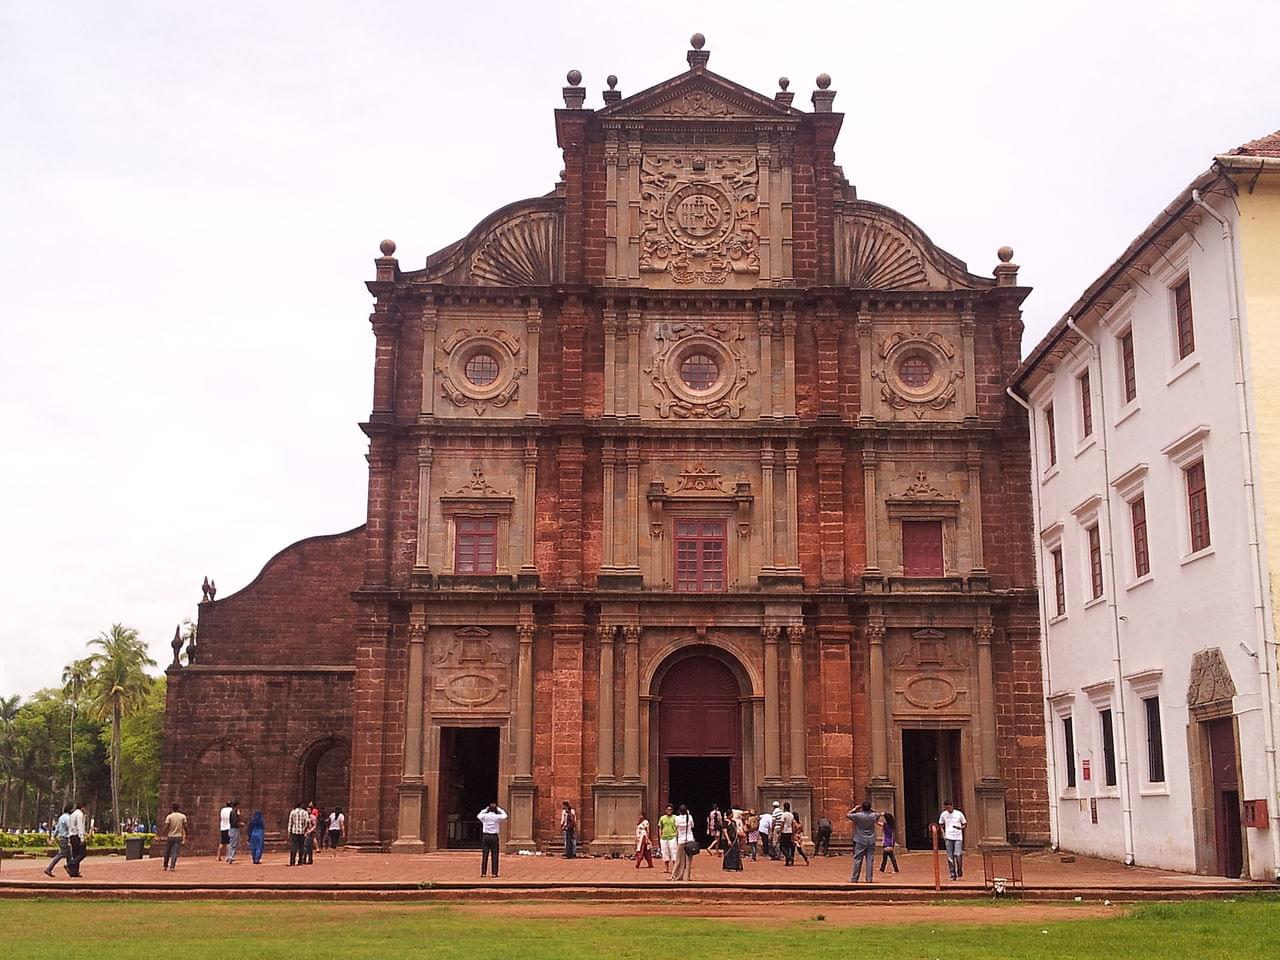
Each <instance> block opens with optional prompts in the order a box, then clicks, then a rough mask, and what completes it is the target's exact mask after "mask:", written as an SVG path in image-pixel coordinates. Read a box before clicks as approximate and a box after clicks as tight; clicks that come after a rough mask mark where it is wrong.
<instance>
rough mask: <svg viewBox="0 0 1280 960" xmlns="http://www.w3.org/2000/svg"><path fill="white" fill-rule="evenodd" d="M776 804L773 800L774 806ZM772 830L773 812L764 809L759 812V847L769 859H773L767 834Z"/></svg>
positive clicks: (771, 845)
mask: <svg viewBox="0 0 1280 960" xmlns="http://www.w3.org/2000/svg"><path fill="white" fill-rule="evenodd" d="M777 805H778V804H777V803H776V802H775V803H774V806H775V807H776V806H777ZM772 832H773V814H772V813H770V812H768V811H766V812H765V813H762V814H760V848H761V850H763V851H764V855H765V856H766V857H768V858H769V859H770V860H772V859H773V843H772V842H771V841H770V840H769V835H770V834H771V833H772Z"/></svg>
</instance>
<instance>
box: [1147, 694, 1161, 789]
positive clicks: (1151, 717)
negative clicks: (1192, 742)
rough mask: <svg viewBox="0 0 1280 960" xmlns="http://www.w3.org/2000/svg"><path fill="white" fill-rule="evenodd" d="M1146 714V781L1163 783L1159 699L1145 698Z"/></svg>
mask: <svg viewBox="0 0 1280 960" xmlns="http://www.w3.org/2000/svg"><path fill="white" fill-rule="evenodd" d="M1142 705H1143V707H1144V708H1145V709H1146V714H1147V780H1148V781H1150V782H1151V783H1164V734H1163V733H1162V732H1161V730H1160V698H1159V697H1145V698H1143V701H1142Z"/></svg>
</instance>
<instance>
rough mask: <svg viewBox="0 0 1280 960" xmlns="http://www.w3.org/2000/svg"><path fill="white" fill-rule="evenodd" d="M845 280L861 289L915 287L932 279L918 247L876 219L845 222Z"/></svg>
mask: <svg viewBox="0 0 1280 960" xmlns="http://www.w3.org/2000/svg"><path fill="white" fill-rule="evenodd" d="M844 243H845V250H844V254H845V257H844V262H845V264H846V272H847V276H846V278H845V282H847V283H848V285H849V286H851V287H854V288H857V289H871V290H887V289H894V288H901V287H914V286H918V285H920V284H923V283H926V282H927V281H928V279H929V277H928V274H927V273H926V272H925V268H924V260H923V259H922V258H921V256H920V253H919V251H918V250H916V249H915V247H914V246H912V245H911V244H908V243H907V242H906V241H904V240H903V239H902V238H901V237H899V236H898V235H897V234H894V233H890V232H889V231H887V230H885V229H883V228H882V227H880V226H878V225H877V224H874V223H868V222H866V221H860V220H848V221H846V226H845V237H844Z"/></svg>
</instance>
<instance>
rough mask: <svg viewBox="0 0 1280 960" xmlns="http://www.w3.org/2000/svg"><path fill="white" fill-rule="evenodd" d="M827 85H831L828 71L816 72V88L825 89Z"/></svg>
mask: <svg viewBox="0 0 1280 960" xmlns="http://www.w3.org/2000/svg"><path fill="white" fill-rule="evenodd" d="M829 86H831V74H829V73H820V74H818V89H819V90H825V89H827V87H829Z"/></svg>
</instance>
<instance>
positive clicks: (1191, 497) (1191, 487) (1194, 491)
mask: <svg viewBox="0 0 1280 960" xmlns="http://www.w3.org/2000/svg"><path fill="white" fill-rule="evenodd" d="M1183 473H1184V474H1186V477H1187V514H1188V517H1189V519H1190V521H1191V552H1192V553H1195V552H1196V551H1198V550H1204V549H1205V548H1206V547H1208V546H1209V492H1208V490H1207V489H1205V482H1204V461H1203V460H1197V461H1196V462H1195V463H1193V464H1192V465H1191V466H1189V467H1187V468H1186V470H1184V471H1183Z"/></svg>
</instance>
